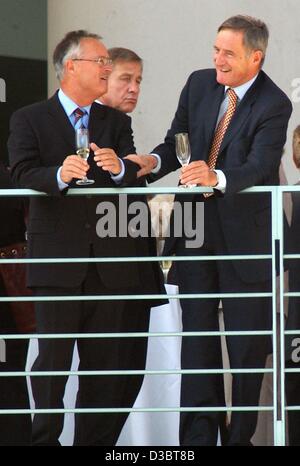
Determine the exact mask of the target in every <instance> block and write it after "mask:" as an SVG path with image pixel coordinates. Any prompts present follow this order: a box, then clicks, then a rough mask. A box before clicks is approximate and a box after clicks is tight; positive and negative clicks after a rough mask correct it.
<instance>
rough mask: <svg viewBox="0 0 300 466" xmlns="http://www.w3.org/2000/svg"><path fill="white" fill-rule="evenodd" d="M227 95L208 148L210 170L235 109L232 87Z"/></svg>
mask: <svg viewBox="0 0 300 466" xmlns="http://www.w3.org/2000/svg"><path fill="white" fill-rule="evenodd" d="M227 96H228V107H227V110H226V112H225V113H224V115H223V117H222V118H221V120H220V122H219V124H218V126H217V129H216V131H215V135H214V139H213V142H212V145H211V148H210V152H209V156H208V163H207V164H208V166H209V168H210V169H211V170H214V168H215V166H216V163H217V158H218V155H219V151H220V147H221V144H222V141H223V138H224V135H225V133H226V130H227V128H228V126H229V123H230V121H231V118H232V117H233V114H234V112H235V109H236V104H237V95H236V93H235V92H234V90H233V89H227ZM203 195H204V197H209V196H212V195H213V193H204V194H203Z"/></svg>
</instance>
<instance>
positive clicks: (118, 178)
mask: <svg viewBox="0 0 300 466" xmlns="http://www.w3.org/2000/svg"><path fill="white" fill-rule="evenodd" d="M119 160H120V162H121V166H122V168H121V171H120V173H119V174H118V175H113V174H112V173H111V174H110V176H111V179H112V180H113V181H114V182H115V183H116V184H121V183H122V180H123V178H124V175H125V165H124V162H123V160H122V159H120V158H119Z"/></svg>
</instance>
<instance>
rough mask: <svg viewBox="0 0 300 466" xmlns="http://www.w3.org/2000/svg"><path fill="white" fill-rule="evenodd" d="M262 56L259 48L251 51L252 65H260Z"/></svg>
mask: <svg viewBox="0 0 300 466" xmlns="http://www.w3.org/2000/svg"><path fill="white" fill-rule="evenodd" d="M263 58H264V55H263V53H262V51H261V50H255V51H254V52H253V64H254V65H260V63H261V62H262V60H263Z"/></svg>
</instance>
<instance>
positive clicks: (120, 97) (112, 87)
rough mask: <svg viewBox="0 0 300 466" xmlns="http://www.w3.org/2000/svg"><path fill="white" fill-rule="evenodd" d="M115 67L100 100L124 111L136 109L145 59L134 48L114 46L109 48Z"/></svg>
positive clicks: (129, 111)
mask: <svg viewBox="0 0 300 466" xmlns="http://www.w3.org/2000/svg"><path fill="white" fill-rule="evenodd" d="M108 53H109V56H110V58H111V59H112V61H113V69H112V72H111V74H110V76H109V79H108V88H107V92H106V93H105V94H104V95H102V96H101V98H100V100H101V102H102V103H104V104H105V105H108V106H109V107H113V108H116V109H117V110H120V111H121V112H124V113H131V112H133V110H134V109H135V107H136V105H137V103H138V98H139V94H140V87H141V82H142V75H143V61H142V59H141V58H140V57H139V56H138V55H137V54H136V53H135V52H133V51H132V50H129V49H126V48H123V47H114V48H111V49H109V50H108Z"/></svg>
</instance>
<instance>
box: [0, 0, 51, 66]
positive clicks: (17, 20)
mask: <svg viewBox="0 0 300 466" xmlns="http://www.w3.org/2000/svg"><path fill="white" fill-rule="evenodd" d="M46 29H47V0H0V31H1V32H0V35H1V40H0V55H2V56H10V57H20V58H34V59H39V60H44V59H46V58H47V34H46Z"/></svg>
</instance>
